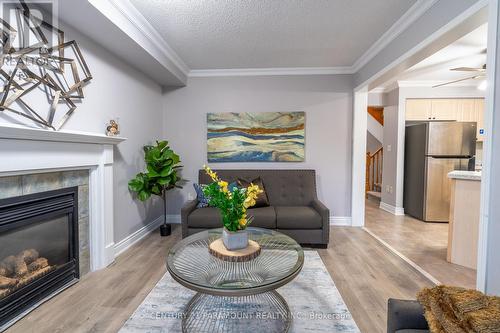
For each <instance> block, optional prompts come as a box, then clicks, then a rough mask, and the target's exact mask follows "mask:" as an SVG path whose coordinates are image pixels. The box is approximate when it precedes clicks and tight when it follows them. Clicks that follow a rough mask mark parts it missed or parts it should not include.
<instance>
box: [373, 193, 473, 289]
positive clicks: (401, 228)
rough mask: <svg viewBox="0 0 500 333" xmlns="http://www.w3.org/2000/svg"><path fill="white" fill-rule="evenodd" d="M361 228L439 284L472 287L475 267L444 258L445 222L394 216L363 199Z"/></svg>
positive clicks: (446, 237) (446, 241)
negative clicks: (363, 213)
mask: <svg viewBox="0 0 500 333" xmlns="http://www.w3.org/2000/svg"><path fill="white" fill-rule="evenodd" d="M365 227H366V228H367V229H368V230H369V231H371V232H372V233H374V234H375V235H376V236H377V237H379V238H380V239H382V240H383V241H384V242H386V243H387V244H389V245H390V246H391V247H392V248H394V249H395V250H397V251H398V252H400V253H401V254H403V255H404V256H405V257H407V258H408V259H410V260H412V261H413V262H414V263H416V264H417V265H418V266H420V267H421V268H422V269H423V270H425V271H426V272H428V273H429V274H431V275H432V276H433V277H434V278H436V279H437V280H439V281H440V282H441V283H443V284H447V285H453V286H461V287H465V288H472V289H475V287H476V270H474V269H470V268H467V267H464V266H460V265H455V264H451V263H449V262H447V261H446V249H447V246H448V223H425V222H422V221H419V220H417V219H414V218H412V217H410V216H408V215H406V216H395V215H392V214H390V213H387V212H385V211H383V210H382V209H380V208H378V203H377V202H374V201H371V200H367V201H366V219H365Z"/></svg>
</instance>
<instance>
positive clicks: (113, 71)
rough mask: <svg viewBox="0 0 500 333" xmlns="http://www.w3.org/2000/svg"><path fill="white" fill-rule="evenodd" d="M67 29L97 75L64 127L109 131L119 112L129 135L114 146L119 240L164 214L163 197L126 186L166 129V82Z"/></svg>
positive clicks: (123, 133)
mask: <svg viewBox="0 0 500 333" xmlns="http://www.w3.org/2000/svg"><path fill="white" fill-rule="evenodd" d="M62 29H63V30H64V31H65V32H66V39H67V40H71V39H75V40H76V41H77V42H78V44H79V46H80V48H81V50H82V53H83V55H84V57H85V60H86V61H87V63H88V65H89V67H90V70H91V72H92V74H93V77H94V79H93V80H92V81H91V83H90V84H88V85H87V86H86V88H85V91H84V93H85V99H84V100H83V101H82V103H80V104H79V105H78V109H77V110H76V111H75V112H74V114H73V116H72V117H71V118H70V119H69V120H68V122H67V123H66V124H65V126H64V127H63V130H64V129H67V130H79V131H88V132H96V133H104V129H105V123H106V122H108V121H109V120H110V119H111V118H116V117H119V119H120V126H121V136H124V137H127V138H128V140H126V141H125V142H123V143H121V144H120V145H118V146H117V147H116V148H115V151H114V153H115V167H114V170H115V171H114V186H115V188H114V195H115V201H114V205H115V209H114V216H115V226H114V233H115V235H114V239H115V243H116V242H118V241H120V240H121V239H123V238H125V237H126V236H128V235H130V234H132V233H133V232H134V231H136V230H138V229H139V228H140V227H142V226H143V225H145V224H147V223H148V222H150V221H152V220H154V219H155V218H156V217H158V216H159V215H161V205H159V202H157V203H155V204H154V205H153V204H152V203H151V202H150V203H146V204H143V203H140V202H138V201H137V200H134V199H133V197H132V195H131V194H130V193H129V190H128V188H127V182H128V180H129V179H130V178H131V177H133V176H134V175H135V174H136V173H137V172H138V171H140V170H141V169H142V168H143V162H142V146H143V144H145V143H148V142H151V141H152V140H153V139H156V138H159V137H161V135H162V122H161V119H162V112H161V110H162V91H161V87H160V86H159V85H157V84H155V83H154V82H153V81H151V80H150V79H148V78H147V77H145V76H144V75H143V74H141V73H140V72H138V71H136V70H134V69H132V68H131V67H130V66H128V65H126V64H124V63H123V62H121V61H120V60H118V59H117V57H116V56H114V55H113V54H111V53H109V52H107V51H105V49H104V48H103V47H101V46H99V45H97V44H95V43H94V42H93V41H91V40H89V39H88V38H86V37H85V36H82V35H81V34H80V33H78V32H76V31H74V30H73V29H71V28H69V27H65V26H62ZM41 103H44V105H45V104H46V103H47V101H46V100H42V101H41ZM6 122H9V120H7V119H6V117H5V116H0V124H2V123H6Z"/></svg>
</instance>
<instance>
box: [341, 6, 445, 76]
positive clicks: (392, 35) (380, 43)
mask: <svg viewBox="0 0 500 333" xmlns="http://www.w3.org/2000/svg"><path fill="white" fill-rule="evenodd" d="M438 1H439V0H418V1H417V2H416V3H415V4H414V5H413V6H411V7H410V9H408V10H407V11H406V12H405V13H404V14H403V16H401V17H400V18H399V19H398V20H397V21H396V22H395V23H394V24H393V25H392V26H391V27H390V28H389V30H387V31H386V32H385V33H384V34H383V35H382V36H381V37H380V38H379V39H378V40H377V41H376V42H375V43H373V44H372V46H370V48H369V49H368V50H366V52H365V53H363V55H361V57H359V58H358V60H356V62H355V63H354V64H353V65H352V66H351V70H352V72H353V73H356V72H358V71H359V70H360V69H361V68H363V66H365V65H366V64H367V63H368V62H369V61H370V60H372V59H373V58H374V57H375V56H376V55H377V54H378V53H379V52H380V51H382V50H383V49H384V48H385V47H386V46H387V45H389V43H390V42H392V41H393V40H394V39H396V37H398V36H399V35H400V34H401V33H402V32H403V31H405V30H406V29H407V28H408V27H409V26H410V25H411V24H413V22H415V21H416V20H417V19H418V18H420V17H421V16H422V15H423V14H424V13H425V12H426V11H427V10H429V9H430V8H431V7H432V6H434V4H436V2H438Z"/></svg>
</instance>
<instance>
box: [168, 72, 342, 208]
mask: <svg viewBox="0 0 500 333" xmlns="http://www.w3.org/2000/svg"><path fill="white" fill-rule="evenodd" d="M271 111H305V112H306V135H305V142H306V146H305V150H306V160H305V162H303V163H219V164H212V165H211V166H212V167H214V168H227V169H231V168H248V169H259V168H265V169H279V168H287V169H297V168H299V169H301V168H308V169H309V168H310V169H315V170H316V172H317V181H318V195H319V197H320V199H321V200H322V201H323V202H324V203H325V204H326V205H327V206H328V207H329V208H330V210H331V213H332V215H335V216H342V217H344V216H350V215H351V212H350V197H351V145H352V144H351V129H352V84H351V76H350V75H319V76H318V75H317V76H279V77H278V76H276V77H272V76H267V77H256V76H255V77H211V78H190V79H189V81H188V85H187V86H186V87H183V88H177V89H173V90H170V91H166V92H165V95H164V129H165V137H166V138H167V139H168V140H170V142H171V144H172V147H173V149H175V150H176V151H177V152H178V153H179V154H180V156H181V158H182V160H183V163H182V164H183V165H184V166H185V167H184V169H183V177H185V178H186V179H188V180H189V183H188V184H187V185H186V186H185V188H184V189H183V190H179V191H173V192H172V193H170V197H169V213H170V214H179V213H180V208H181V206H182V205H183V203H184V202H185V201H186V200H188V198H189V196H190V195H191V196H192V195H193V194H194V191H193V185H192V183H193V182H194V181H197V172H198V169H199V168H201V166H202V165H203V164H204V163H207V156H206V135H207V132H206V113H208V112H271Z"/></svg>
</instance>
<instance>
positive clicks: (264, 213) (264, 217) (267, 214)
mask: <svg viewBox="0 0 500 333" xmlns="http://www.w3.org/2000/svg"><path fill="white" fill-rule="evenodd" d="M247 215H248V216H249V217H250V216H253V217H254V219H253V221H252V223H250V226H251V227H258V228H268V229H276V212H275V210H274V207H259V208H250V209H249V210H248V211H247Z"/></svg>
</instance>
